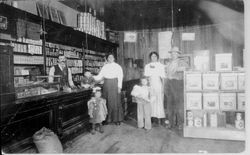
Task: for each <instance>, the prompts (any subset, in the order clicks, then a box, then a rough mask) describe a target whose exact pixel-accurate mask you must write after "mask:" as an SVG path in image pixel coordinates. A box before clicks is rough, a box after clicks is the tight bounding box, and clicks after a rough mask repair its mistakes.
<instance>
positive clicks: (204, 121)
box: [203, 112, 207, 127]
mask: <svg viewBox="0 0 250 155" xmlns="http://www.w3.org/2000/svg"><path fill="white" fill-rule="evenodd" d="M203 126H204V127H207V113H206V112H205V113H204V114H203Z"/></svg>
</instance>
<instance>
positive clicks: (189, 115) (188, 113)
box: [187, 111, 194, 120]
mask: <svg viewBox="0 0 250 155" xmlns="http://www.w3.org/2000/svg"><path fill="white" fill-rule="evenodd" d="M187 119H188V120H193V119H194V114H193V112H192V111H188V112H187Z"/></svg>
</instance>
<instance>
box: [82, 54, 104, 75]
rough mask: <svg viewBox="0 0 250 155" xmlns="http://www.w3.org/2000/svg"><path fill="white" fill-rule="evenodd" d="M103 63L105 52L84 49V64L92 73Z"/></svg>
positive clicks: (95, 72)
mask: <svg viewBox="0 0 250 155" xmlns="http://www.w3.org/2000/svg"><path fill="white" fill-rule="evenodd" d="M104 63H105V53H101V52H96V51H91V50H85V61H84V66H85V69H86V70H89V71H91V72H92V73H93V74H98V73H99V72H100V69H101V68H102V66H103V65H104Z"/></svg>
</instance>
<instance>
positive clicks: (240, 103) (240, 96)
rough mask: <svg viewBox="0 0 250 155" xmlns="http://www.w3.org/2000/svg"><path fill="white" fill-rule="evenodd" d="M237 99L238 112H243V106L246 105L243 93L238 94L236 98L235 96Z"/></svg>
mask: <svg viewBox="0 0 250 155" xmlns="http://www.w3.org/2000/svg"><path fill="white" fill-rule="evenodd" d="M237 99H238V102H237V103H238V110H245V106H246V105H245V104H246V101H245V94H244V93H238V96H237Z"/></svg>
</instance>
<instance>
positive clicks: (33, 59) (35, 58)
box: [14, 55, 44, 64]
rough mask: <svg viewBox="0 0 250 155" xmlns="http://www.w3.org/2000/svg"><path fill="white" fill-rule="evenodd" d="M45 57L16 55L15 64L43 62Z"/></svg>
mask: <svg viewBox="0 0 250 155" xmlns="http://www.w3.org/2000/svg"><path fill="white" fill-rule="evenodd" d="M43 63H44V58H43V57H42V56H23V55H14V64H43Z"/></svg>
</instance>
